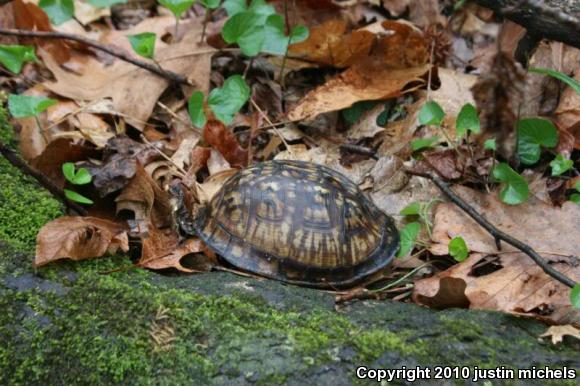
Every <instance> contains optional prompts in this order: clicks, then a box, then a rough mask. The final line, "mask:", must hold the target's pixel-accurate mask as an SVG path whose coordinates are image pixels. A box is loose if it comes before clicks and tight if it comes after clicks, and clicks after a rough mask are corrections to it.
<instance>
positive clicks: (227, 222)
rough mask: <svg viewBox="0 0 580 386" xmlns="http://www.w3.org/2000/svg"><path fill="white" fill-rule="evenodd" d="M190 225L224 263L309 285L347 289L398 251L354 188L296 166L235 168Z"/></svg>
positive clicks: (388, 223) (333, 175)
mask: <svg viewBox="0 0 580 386" xmlns="http://www.w3.org/2000/svg"><path fill="white" fill-rule="evenodd" d="M192 221H193V222H192V223H191V227H188V228H191V230H192V231H193V233H195V234H196V235H198V236H199V237H201V239H203V241H204V242H205V243H206V244H207V245H208V246H209V247H210V248H211V249H212V250H214V251H215V252H216V253H218V254H219V255H220V256H222V257H223V258H224V259H225V260H226V261H227V262H228V263H230V264H232V265H234V266H236V267H238V268H241V269H243V270H246V271H249V272H253V273H256V274H258V275H262V276H266V277H269V278H273V279H277V280H282V281H285V282H289V283H293V284H299V285H305V286H310V287H347V286H350V285H353V284H355V283H356V282H357V281H359V280H361V279H362V278H364V277H366V276H368V275H370V274H372V273H375V272H377V271H378V270H380V269H381V268H384V267H386V266H387V265H388V264H389V263H390V262H391V261H392V260H393V257H394V255H395V253H396V252H397V249H398V248H399V234H398V232H397V229H396V227H395V225H394V221H393V219H392V218H390V217H389V216H387V215H386V214H384V213H383V212H382V211H381V210H379V209H378V208H377V207H376V206H375V205H374V204H373V203H372V202H371V201H370V200H369V199H368V198H367V197H366V196H365V195H364V194H363V193H362V192H361V191H360V190H359V189H358V187H357V186H356V185H355V184H354V183H353V182H351V181H350V180H349V179H347V178H346V177H345V176H343V175H341V174H340V173H337V172H335V171H334V170H331V169H329V168H328V167H325V166H321V165H316V164H312V163H307V162H301V161H269V162H263V163H259V164H256V165H253V166H251V167H248V168H246V169H242V170H240V171H239V172H237V173H236V174H234V175H233V176H232V177H230V178H229V179H228V180H227V181H226V182H225V184H224V185H223V187H222V188H221V189H220V190H219V191H218V192H217V193H216V195H215V196H214V197H213V198H212V200H211V202H210V203H209V204H208V205H207V206H205V207H202V208H201V209H199V210H197V211H196V214H195V218H193V220H192ZM188 233H192V232H188Z"/></svg>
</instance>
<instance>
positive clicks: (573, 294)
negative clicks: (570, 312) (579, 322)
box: [570, 284, 580, 308]
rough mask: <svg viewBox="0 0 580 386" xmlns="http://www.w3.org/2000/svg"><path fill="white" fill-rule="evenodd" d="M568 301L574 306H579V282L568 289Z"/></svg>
mask: <svg viewBox="0 0 580 386" xmlns="http://www.w3.org/2000/svg"><path fill="white" fill-rule="evenodd" d="M570 303H572V306H573V307H574V308H580V284H576V285H575V286H574V287H573V288H572V289H571V290H570Z"/></svg>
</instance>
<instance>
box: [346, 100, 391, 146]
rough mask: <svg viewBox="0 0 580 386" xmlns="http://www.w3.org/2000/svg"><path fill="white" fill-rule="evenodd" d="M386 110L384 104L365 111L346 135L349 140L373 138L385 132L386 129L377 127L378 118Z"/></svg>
mask: <svg viewBox="0 0 580 386" xmlns="http://www.w3.org/2000/svg"><path fill="white" fill-rule="evenodd" d="M384 110H385V106H384V105H383V104H382V103H379V104H377V105H376V106H375V107H373V108H372V109H370V110H367V111H365V112H364V113H363V114H362V115H361V117H360V118H359V119H358V121H356V122H355V123H354V124H353V125H352V126H351V127H350V129H349V130H348V132H347V133H346V136H347V138H349V139H351V140H355V141H358V140H360V139H363V138H373V137H374V136H375V135H377V134H378V133H380V132H382V131H385V128H384V127H381V126H379V125H377V117H378V116H379V115H380V114H381V113H382V112H383V111H384Z"/></svg>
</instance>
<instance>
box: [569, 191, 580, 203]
mask: <svg viewBox="0 0 580 386" xmlns="http://www.w3.org/2000/svg"><path fill="white" fill-rule="evenodd" d="M570 201H572V202H575V203H576V204H578V205H580V194H578V193H572V195H570Z"/></svg>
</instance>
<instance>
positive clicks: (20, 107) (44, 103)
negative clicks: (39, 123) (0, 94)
mask: <svg viewBox="0 0 580 386" xmlns="http://www.w3.org/2000/svg"><path fill="white" fill-rule="evenodd" d="M56 103H57V101H56V100H54V99H50V98H46V97H37V96H30V95H17V94H10V95H8V111H10V114H12V116H13V117H14V118H27V117H38V115H39V114H40V113H42V112H43V111H45V110H46V109H47V108H49V107H50V106H53V105H55V104H56Z"/></svg>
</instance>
